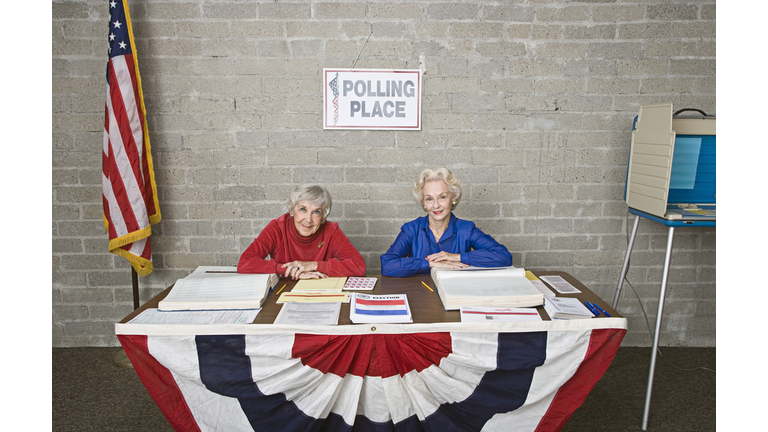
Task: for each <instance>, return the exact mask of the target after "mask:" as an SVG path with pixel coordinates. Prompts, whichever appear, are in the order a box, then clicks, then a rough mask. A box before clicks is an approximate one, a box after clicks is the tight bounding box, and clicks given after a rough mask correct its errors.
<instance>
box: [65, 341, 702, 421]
mask: <svg viewBox="0 0 768 432" xmlns="http://www.w3.org/2000/svg"><path fill="white" fill-rule="evenodd" d="M117 351H118V349H117V348H54V349H53V357H52V362H53V367H52V370H53V383H52V393H53V403H52V411H53V430H54V431H78V432H87V431H100V432H107V431H170V430H172V429H171V427H170V426H169V425H168V423H167V422H166V421H165V418H164V417H163V415H162V414H161V413H160V410H159V409H158V408H157V406H156V405H155V404H154V402H153V401H152V399H151V398H150V397H149V394H147V392H146V390H145V389H144V387H143V386H142V385H141V382H140V381H139V379H138V378H137V377H136V373H135V372H134V371H133V369H122V368H118V367H116V366H115V365H114V363H113V357H114V354H115V353H116V352H117ZM661 352H662V357H660V358H659V360H658V361H657V367H656V376H655V380H654V387H653V398H652V404H651V415H650V419H649V425H648V430H649V431H710V430H712V431H714V430H715V394H716V392H715V373H714V372H710V371H707V370H700V369H698V370H693V371H683V370H679V369H677V368H675V367H674V366H672V365H670V364H669V363H668V362H667V361H666V360H668V361H669V362H671V363H673V364H674V365H675V366H678V367H681V368H686V369H688V368H694V367H706V368H709V369H712V370H715V369H716V367H715V348H662V349H661ZM649 358H650V348H624V347H623V348H620V349H619V351H618V353H617V354H616V358H615V359H614V361H613V363H611V366H610V367H609V368H608V371H607V372H606V373H605V375H604V376H603V378H602V379H601V380H600V381H599V382H598V383H597V385H596V386H595V388H594V389H593V390H592V392H591V393H590V395H589V397H588V398H587V400H586V401H585V402H584V404H583V405H582V406H581V407H580V408H579V409H577V410H576V412H575V413H574V414H573V416H572V417H571V420H570V421H569V422H568V424H567V425H566V426H565V428H564V429H563V430H564V431H566V432H574V431H590V432H600V431H611V432H614V431H639V430H641V428H640V425H641V422H642V415H643V403H644V400H645V386H646V381H647V378H648V365H649ZM665 359H666V360H665Z"/></svg>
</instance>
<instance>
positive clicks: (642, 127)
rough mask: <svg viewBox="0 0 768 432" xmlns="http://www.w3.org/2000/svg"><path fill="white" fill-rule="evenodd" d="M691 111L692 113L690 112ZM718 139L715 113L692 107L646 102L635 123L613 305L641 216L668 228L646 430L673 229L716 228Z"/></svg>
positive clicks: (616, 298) (624, 273)
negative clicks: (625, 231)
mask: <svg viewBox="0 0 768 432" xmlns="http://www.w3.org/2000/svg"><path fill="white" fill-rule="evenodd" d="M691 112H693V113H694V114H693V115H691ZM715 138H716V129H715V117H714V116H709V115H707V114H706V113H704V112H703V111H701V110H698V109H690V108H686V109H682V110H679V111H677V112H674V111H673V109H672V103H661V104H653V105H643V106H642V107H640V113H639V114H638V115H637V116H636V117H635V119H634V122H633V126H632V137H631V139H630V150H629V161H628V163H627V183H626V187H625V189H624V199H625V201H626V202H627V207H628V211H629V213H630V214H633V215H635V223H634V226H633V227H632V234H631V235H630V238H629V243H628V245H627V253H626V255H625V257H624V265H623V266H622V268H621V274H620V276H619V283H618V285H617V286H616V293H615V295H614V297H613V304H612V306H613V308H614V309H616V308H617V305H618V302H619V296H620V295H621V288H622V285H623V284H624V278H625V277H626V275H627V271H628V269H629V261H630V255H631V254H632V246H633V245H634V242H635V236H636V235H637V227H638V225H639V224H640V218H643V219H648V220H650V221H653V222H657V223H660V224H662V225H664V226H666V227H667V230H668V231H667V232H668V234H667V248H666V255H665V259H664V271H663V273H662V276H661V289H660V290H659V303H658V311H657V313H656V329H655V331H654V334H653V349H652V351H651V364H650V369H649V372H648V387H647V389H646V394H645V409H644V412H643V423H642V429H643V430H646V428H647V427H648V416H649V412H650V403H651V391H652V388H653V374H654V371H655V368H656V354H657V351H658V347H659V333H660V332H661V319H662V317H663V313H664V300H665V297H666V290H667V279H668V277H669V264H670V261H671V258H672V244H673V240H674V235H675V228H676V227H703V226H706V227H714V226H716V218H717V212H716V206H717V195H716V190H717V184H716V177H717V173H716V151H715V141H716V139H715Z"/></svg>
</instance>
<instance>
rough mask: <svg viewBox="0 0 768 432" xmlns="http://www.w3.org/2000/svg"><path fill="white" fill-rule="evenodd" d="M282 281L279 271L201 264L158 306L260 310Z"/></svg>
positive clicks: (162, 307) (174, 308)
mask: <svg viewBox="0 0 768 432" xmlns="http://www.w3.org/2000/svg"><path fill="white" fill-rule="evenodd" d="M278 280H280V277H279V276H278V275H276V274H240V273H238V272H237V269H236V268H234V267H219V266H215V267H214V266H206V267H198V268H197V270H195V271H194V272H192V273H191V274H190V275H189V276H187V277H185V278H182V279H179V280H177V281H176V283H175V284H174V285H173V288H171V292H170V293H168V295H167V296H166V297H165V299H163V300H161V301H160V303H159V304H158V309H160V310H161V311H174V310H217V309H258V308H260V307H261V305H262V303H264V299H265V298H266V297H267V293H269V290H270V288H272V287H274V286H275V285H276V284H277V281H278Z"/></svg>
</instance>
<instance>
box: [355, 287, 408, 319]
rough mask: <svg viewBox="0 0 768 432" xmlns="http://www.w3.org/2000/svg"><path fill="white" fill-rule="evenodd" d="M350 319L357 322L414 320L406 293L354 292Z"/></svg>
mask: <svg viewBox="0 0 768 432" xmlns="http://www.w3.org/2000/svg"><path fill="white" fill-rule="evenodd" d="M349 319H350V320H351V321H352V322H353V323H355V324H365V323H410V322H413V318H412V317H411V308H410V307H409V306H408V297H407V296H406V295H405V294H387V295H370V294H363V293H352V294H351V295H350V304H349Z"/></svg>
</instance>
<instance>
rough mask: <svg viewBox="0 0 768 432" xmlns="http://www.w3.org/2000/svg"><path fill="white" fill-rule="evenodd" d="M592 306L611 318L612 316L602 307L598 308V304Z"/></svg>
mask: <svg viewBox="0 0 768 432" xmlns="http://www.w3.org/2000/svg"><path fill="white" fill-rule="evenodd" d="M592 306H594V307H596V308H597V310H599V311H600V312H602V313H604V314H605V316H607V317H609V316H611V315H610V314H609V313H608V312H606V311H605V310H603V308H601V307H600V306H598V305H597V303H592Z"/></svg>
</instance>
